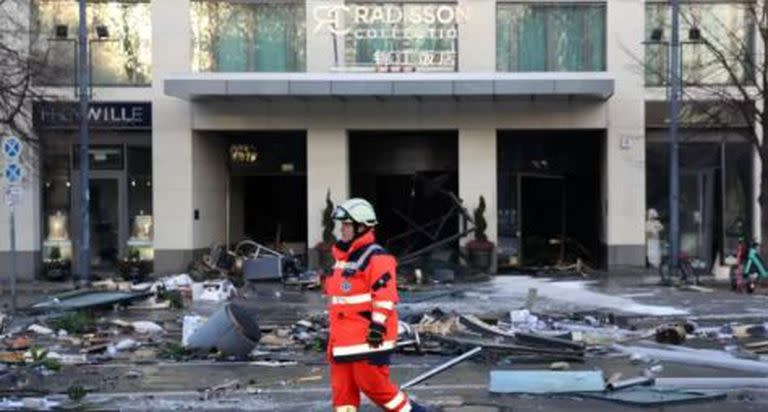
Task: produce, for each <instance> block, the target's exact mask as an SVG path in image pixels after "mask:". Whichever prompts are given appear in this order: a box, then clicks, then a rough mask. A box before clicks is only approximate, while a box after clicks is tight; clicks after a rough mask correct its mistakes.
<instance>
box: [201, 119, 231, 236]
mask: <svg viewBox="0 0 768 412" xmlns="http://www.w3.org/2000/svg"><path fill="white" fill-rule="evenodd" d="M226 150H227V149H226V146H225V144H224V141H223V140H221V139H218V138H217V137H216V136H210V135H203V134H198V133H195V134H194V135H193V137H192V206H193V215H194V213H195V211H196V212H197V216H196V217H195V216H193V224H192V233H193V244H192V246H193V247H194V249H195V250H199V249H205V248H208V247H209V246H210V245H211V244H213V243H219V244H223V243H225V242H226V230H227V229H226V228H227V180H228V179H229V170H228V169H227V151H226Z"/></svg>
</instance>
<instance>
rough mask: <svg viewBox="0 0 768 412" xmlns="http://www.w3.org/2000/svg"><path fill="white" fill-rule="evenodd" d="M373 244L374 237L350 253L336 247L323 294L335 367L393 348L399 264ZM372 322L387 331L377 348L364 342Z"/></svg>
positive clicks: (356, 244) (360, 242) (354, 246)
mask: <svg viewBox="0 0 768 412" xmlns="http://www.w3.org/2000/svg"><path fill="white" fill-rule="evenodd" d="M375 241H376V239H375V236H374V234H373V231H370V232H368V233H366V234H365V235H363V236H361V237H359V238H357V239H356V240H354V241H353V242H352V244H351V245H350V247H349V248H348V249H347V250H342V249H341V248H339V247H338V246H334V247H333V257H334V259H336V264H335V265H334V268H333V273H332V274H331V276H329V277H328V278H327V279H326V281H325V293H326V295H328V297H329V301H330V302H329V305H328V317H329V323H330V336H329V339H328V354H329V356H331V358H332V359H333V360H334V361H337V362H343V361H354V360H359V359H368V358H370V357H371V356H373V355H384V354H387V353H389V352H392V351H393V350H394V348H395V342H396V340H397V312H396V311H395V305H396V304H397V302H398V298H397V275H396V269H397V261H396V260H395V258H394V256H392V255H390V254H389V253H387V252H386V251H385V250H384V249H383V248H382V247H381V246H379V245H377V244H376V243H375ZM371 322H376V323H379V324H382V325H384V326H386V328H387V329H386V334H385V335H384V342H383V343H382V345H381V346H379V347H378V348H374V347H371V346H370V345H368V343H367V342H366V337H367V335H368V327H369V326H370V324H371Z"/></svg>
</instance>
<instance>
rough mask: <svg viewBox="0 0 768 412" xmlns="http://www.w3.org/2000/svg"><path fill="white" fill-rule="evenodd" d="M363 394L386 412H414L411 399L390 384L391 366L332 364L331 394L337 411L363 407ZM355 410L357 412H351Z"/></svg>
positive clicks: (366, 363) (360, 362) (357, 363)
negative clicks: (361, 405) (411, 408)
mask: <svg viewBox="0 0 768 412" xmlns="http://www.w3.org/2000/svg"><path fill="white" fill-rule="evenodd" d="M360 392H363V393H364V394H365V396H367V397H368V399H370V400H371V401H372V402H373V403H375V404H376V405H378V406H379V407H381V408H382V409H384V410H385V411H394V412H407V411H410V404H409V402H408V397H407V396H406V395H405V393H404V392H401V391H400V390H399V389H398V387H397V386H396V385H395V384H393V383H392V382H390V380H389V366H388V365H381V366H378V365H371V364H370V363H368V361H367V360H360V361H356V362H349V363H336V362H333V361H331V393H332V395H333V407H334V408H336V410H345V409H343V407H347V409H346V410H356V409H357V408H358V407H360ZM349 407H351V408H354V409H350V408H349Z"/></svg>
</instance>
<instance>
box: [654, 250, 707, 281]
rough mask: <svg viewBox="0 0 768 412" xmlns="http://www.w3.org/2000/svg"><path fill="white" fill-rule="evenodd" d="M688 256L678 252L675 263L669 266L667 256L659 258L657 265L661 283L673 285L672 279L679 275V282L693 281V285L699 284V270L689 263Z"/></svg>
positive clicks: (689, 258)
mask: <svg viewBox="0 0 768 412" xmlns="http://www.w3.org/2000/svg"><path fill="white" fill-rule="evenodd" d="M692 260H693V259H691V257H690V256H688V255H686V254H685V253H680V255H679V256H678V258H677V262H678V263H677V265H676V266H674V267H670V264H669V256H665V257H663V258H662V260H661V264H660V265H659V276H660V277H661V284H662V285H666V286H672V285H674V284H675V283H674V280H675V278H676V277H678V276H679V278H680V282H682V283H690V282H691V280H692V281H693V284H694V285H698V284H699V275H700V271H699V270H697V269H696V268H694V267H693V265H692V264H691V261H692Z"/></svg>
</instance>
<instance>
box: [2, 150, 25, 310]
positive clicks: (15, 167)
mask: <svg viewBox="0 0 768 412" xmlns="http://www.w3.org/2000/svg"><path fill="white" fill-rule="evenodd" d="M23 148H24V144H23V143H22V142H21V140H19V138H18V137H16V136H7V137H5V138H4V139H3V142H2V150H3V156H4V157H5V168H4V169H3V179H4V180H5V185H4V189H3V194H4V196H5V202H6V204H7V205H8V209H9V210H10V214H11V222H10V223H11V224H10V227H11V233H10V235H11V273H10V284H11V314H13V315H15V314H16V310H17V308H18V301H17V293H16V277H17V273H16V271H17V266H16V206H17V205H18V204H19V201H20V199H21V183H22V179H23V178H24V167H23V166H22V165H21V164H20V162H19V161H20V159H21V152H22V150H23Z"/></svg>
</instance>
